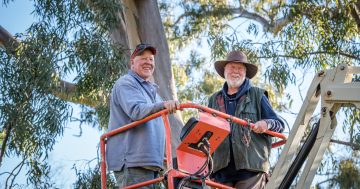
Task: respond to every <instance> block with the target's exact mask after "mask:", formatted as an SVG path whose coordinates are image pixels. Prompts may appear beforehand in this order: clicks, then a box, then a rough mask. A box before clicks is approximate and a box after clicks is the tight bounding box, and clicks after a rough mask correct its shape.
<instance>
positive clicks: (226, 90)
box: [208, 51, 284, 189]
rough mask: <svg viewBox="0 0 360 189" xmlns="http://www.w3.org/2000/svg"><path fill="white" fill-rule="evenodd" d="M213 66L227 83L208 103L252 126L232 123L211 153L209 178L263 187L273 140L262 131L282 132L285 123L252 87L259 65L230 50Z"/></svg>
mask: <svg viewBox="0 0 360 189" xmlns="http://www.w3.org/2000/svg"><path fill="white" fill-rule="evenodd" d="M214 66H215V69H216V71H217V73H218V74H219V75H220V76H221V77H222V78H225V80H226V82H225V83H224V85H223V88H222V89H221V90H220V91H218V92H216V93H214V94H213V95H212V96H211V97H210V99H209V105H208V106H209V107H210V108H213V109H216V110H219V111H221V112H224V113H227V114H229V115H233V116H235V117H238V118H240V119H244V120H249V122H252V123H255V124H254V128H252V129H251V128H249V127H244V126H240V125H237V124H236V123H233V122H232V123H231V133H230V134H229V136H228V137H227V138H226V139H225V140H224V141H223V142H222V143H221V144H220V146H219V147H218V148H217V149H216V151H215V152H214V154H213V159H214V170H213V171H214V173H213V174H212V175H211V177H212V178H213V179H215V181H217V182H220V183H223V184H225V185H228V186H232V187H235V188H237V189H260V188H264V187H265V184H266V182H267V180H268V172H269V168H270V165H269V155H270V150H271V143H272V141H271V136H269V135H267V134H265V133H264V132H265V131H267V130H271V131H275V132H282V131H283V130H284V124H283V122H282V121H281V120H280V119H279V118H278V116H277V115H276V114H275V112H274V111H273V109H272V107H271V105H270V103H269V100H268V98H267V92H266V91H265V90H264V89H261V88H257V87H254V86H252V84H251V82H250V79H251V78H253V77H254V76H255V75H256V73H257V70H258V68H257V66H256V65H254V64H252V63H250V62H248V60H247V57H246V55H245V54H244V53H243V52H241V51H232V52H230V53H229V54H228V55H227V59H226V60H222V61H216V62H215V64H214Z"/></svg>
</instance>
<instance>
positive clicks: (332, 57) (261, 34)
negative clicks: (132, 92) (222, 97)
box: [162, 0, 360, 187]
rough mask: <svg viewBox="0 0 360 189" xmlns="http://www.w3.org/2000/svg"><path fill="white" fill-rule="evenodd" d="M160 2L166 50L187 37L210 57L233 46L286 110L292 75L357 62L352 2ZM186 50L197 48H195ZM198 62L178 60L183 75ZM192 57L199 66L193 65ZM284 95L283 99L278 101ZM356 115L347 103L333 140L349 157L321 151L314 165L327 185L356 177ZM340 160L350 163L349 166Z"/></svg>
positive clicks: (358, 25) (356, 13)
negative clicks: (340, 135) (323, 155)
mask: <svg viewBox="0 0 360 189" xmlns="http://www.w3.org/2000/svg"><path fill="white" fill-rule="evenodd" d="M163 6H164V7H166V11H163V12H162V15H163V20H164V25H165V26H166V27H165V28H166V32H167V35H168V40H169V44H170V47H171V48H170V49H172V50H173V52H177V51H179V50H181V49H182V48H183V47H186V46H188V45H189V44H190V45H191V46H192V45H193V44H194V41H196V42H197V43H198V44H199V46H209V47H210V55H209V56H211V58H212V60H215V59H221V58H223V57H224V56H225V54H226V53H227V52H229V51H230V50H233V49H241V50H244V51H246V52H247V53H248V54H249V55H250V59H251V61H252V62H255V63H257V64H258V65H259V66H261V68H262V70H263V71H264V72H263V73H264V76H265V86H268V89H269V90H270V91H272V94H273V96H272V99H271V100H272V101H273V102H281V103H277V105H276V106H277V108H278V109H279V110H281V111H287V109H288V107H289V106H291V103H292V102H293V100H294V99H291V95H290V94H286V93H285V89H286V87H288V86H289V85H301V84H302V83H303V82H304V81H305V79H304V78H302V76H301V75H300V77H299V74H296V73H299V72H300V73H307V72H316V71H319V70H322V69H327V68H333V67H335V66H336V65H338V64H341V63H345V64H348V65H352V66H359V65H360V58H359V57H360V34H359V33H360V1H359V0H350V1H348V0H340V1H333V0H324V1H317V0H314V1H303V0H295V1H282V0H276V1H262V0H260V1H248V0H240V1H217V0H208V1H203V0H193V1H177V2H173V3H167V2H166V1H164V4H163ZM169 9H173V10H174V11H169ZM193 49H194V51H197V52H199V51H200V52H201V49H202V48H197V47H196V48H193ZM199 60H201V57H199V56H198V58H197V60H195V61H191V62H190V64H186V63H185V64H184V65H185V66H183V67H182V68H183V69H184V70H185V71H184V72H186V67H187V66H186V65H192V64H194V63H195V65H197V67H200V68H201V69H202V70H206V68H208V67H210V65H209V64H207V63H206V62H205V61H199ZM199 62H200V63H201V65H198V64H196V63H199ZM198 73H199V72H198ZM204 73H206V72H204ZM188 75H189V74H188ZM304 75H305V74H304ZM190 76H191V75H190ZM185 78H186V77H185ZM204 78H205V77H204ZM187 79H188V80H189V81H191V80H192V78H187ZM183 80H184V78H183ZM354 80H357V81H359V80H360V79H359V76H355V78H354ZM179 84H180V83H179ZM183 86H185V87H186V85H183ZM195 86H197V87H194V85H192V86H188V87H189V88H188V89H201V87H198V86H201V83H198V84H195ZM184 90H185V91H186V90H187V89H184ZM274 94H276V95H274ZM187 97H189V96H187ZM190 97H191V96H190ZM284 97H286V98H288V101H287V103H285V104H282V103H283V102H284V100H281V99H282V98H284ZM191 98H192V97H191ZM196 98H197V97H195V99H196ZM277 100H278V101H277ZM297 100H301V99H297ZM285 102H286V101H285ZM359 112H360V111H359V110H358V109H356V108H354V107H350V108H347V109H345V113H344V114H343V115H344V116H345V117H346V118H345V119H344V122H343V130H344V132H346V133H350V134H349V135H348V136H349V139H348V140H349V141H342V140H333V142H334V143H337V144H342V145H346V146H347V148H345V149H347V150H348V151H350V152H349V156H350V157H345V158H344V157H341V158H335V157H336V156H335V154H334V153H333V151H332V150H329V153H328V155H329V156H328V157H329V158H327V159H326V160H325V161H324V162H323V165H324V166H323V167H322V168H321V169H319V174H324V173H325V174H327V175H330V178H331V179H330V180H328V182H327V183H331V184H332V185H337V186H348V185H346V183H357V182H355V181H356V180H357V178H355V177H350V176H345V175H351V174H348V173H349V172H353V173H354V175H357V173H358V171H359V161H358V150H359V146H360V140H359V139H360V113H359ZM329 149H331V148H329ZM343 149H344V148H343ZM337 157H338V156H337ZM347 165H356V166H357V167H356V168H355V169H349V167H350V166H347ZM344 183H345V185H344ZM321 185H322V183H320V184H319V185H318V187H321Z"/></svg>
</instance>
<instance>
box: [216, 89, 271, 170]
mask: <svg viewBox="0 0 360 189" xmlns="http://www.w3.org/2000/svg"><path fill="white" fill-rule="evenodd" d="M241 90H242V91H244V92H243V94H245V95H246V97H245V98H244V99H241V100H242V101H241V102H239V103H237V106H236V110H235V116H236V117H238V118H241V119H250V120H251V122H252V123H255V122H257V121H258V120H260V119H261V115H262V114H261V109H262V108H261V100H262V98H263V96H264V92H265V90H263V89H260V88H257V87H252V86H251V85H250V84H249V85H248V86H246V87H245V88H242V89H241ZM243 94H240V96H243ZM224 95H225V94H223V91H218V92H216V93H215V94H213V95H212V96H211V97H210V99H209V107H210V108H213V109H216V110H219V111H221V108H220V107H219V103H218V101H217V98H218V97H219V96H222V98H226V97H224ZM248 135H249V136H250V137H249V138H250V139H249V140H250V141H249V143H248V146H247V144H246V141H244V137H245V138H246V136H248ZM230 142H231V145H230ZM230 146H231V147H232V152H233V154H234V162H235V167H236V170H239V169H247V170H252V171H261V172H268V171H269V167H270V165H269V160H268V158H269V155H270V150H271V136H269V135H267V134H257V133H255V132H251V131H250V130H249V129H248V128H247V127H243V126H239V125H238V124H235V123H231V133H230V136H228V137H227V138H226V139H225V140H224V141H223V142H222V144H221V145H220V146H219V147H218V148H217V149H216V151H215V152H214V154H213V159H214V172H216V171H218V170H220V169H222V168H224V167H226V166H227V165H228V163H229V162H230Z"/></svg>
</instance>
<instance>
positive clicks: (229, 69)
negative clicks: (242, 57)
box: [224, 62, 246, 88]
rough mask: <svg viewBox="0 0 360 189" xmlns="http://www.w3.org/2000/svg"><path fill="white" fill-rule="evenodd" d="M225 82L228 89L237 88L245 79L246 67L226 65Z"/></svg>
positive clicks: (238, 64)
mask: <svg viewBox="0 0 360 189" xmlns="http://www.w3.org/2000/svg"><path fill="white" fill-rule="evenodd" d="M224 76H225V80H226V82H227V84H228V86H229V87H231V88H238V87H240V86H241V84H243V82H244V81H245V77H246V66H245V65H244V64H242V63H233V62H230V63H227V64H226V65H225V70H224Z"/></svg>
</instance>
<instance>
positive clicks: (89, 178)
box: [73, 165, 116, 189]
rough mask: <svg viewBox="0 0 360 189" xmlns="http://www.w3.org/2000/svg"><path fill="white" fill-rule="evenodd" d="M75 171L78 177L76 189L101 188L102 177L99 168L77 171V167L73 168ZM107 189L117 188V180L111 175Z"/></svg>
mask: <svg viewBox="0 0 360 189" xmlns="http://www.w3.org/2000/svg"><path fill="white" fill-rule="evenodd" d="M73 169H74V170H75V172H76V175H77V181H76V182H75V183H74V185H73V186H74V188H76V189H99V188H101V175H100V170H99V166H97V167H95V168H94V169H90V168H89V169H87V170H83V171H79V170H77V168H76V166H75V165H74V166H73ZM106 178H107V182H106V188H116V187H115V184H116V183H115V180H114V178H113V177H111V175H107V176H106Z"/></svg>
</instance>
